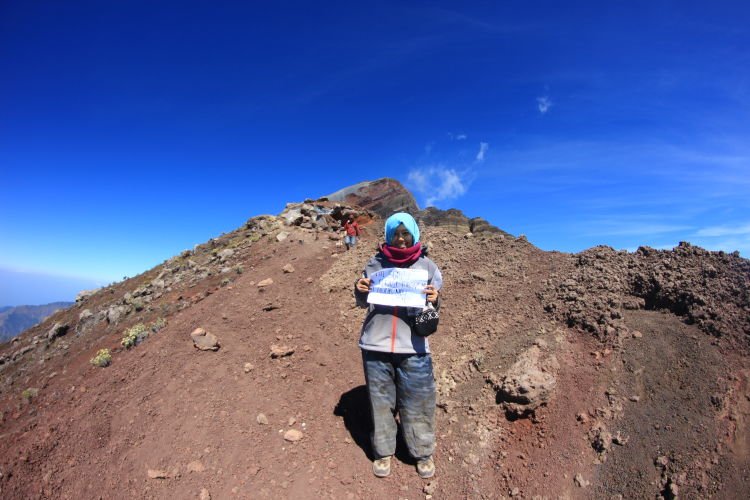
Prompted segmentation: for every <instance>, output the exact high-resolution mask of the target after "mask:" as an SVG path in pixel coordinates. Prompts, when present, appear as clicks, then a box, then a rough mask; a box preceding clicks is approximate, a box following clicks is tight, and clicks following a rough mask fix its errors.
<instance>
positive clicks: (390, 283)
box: [367, 267, 427, 308]
mask: <svg viewBox="0 0 750 500" xmlns="http://www.w3.org/2000/svg"><path fill="white" fill-rule="evenodd" d="M370 279H371V280H372V281H371V283H370V294H369V295H368V296H367V302H369V303H371V304H380V305H384V306H399V307H420V308H421V307H424V305H425V294H424V287H425V286H427V269H402V268H398V267H391V268H388V269H381V270H380V271H376V272H374V273H372V274H371V275H370Z"/></svg>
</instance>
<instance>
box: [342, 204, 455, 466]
mask: <svg viewBox="0 0 750 500" xmlns="http://www.w3.org/2000/svg"><path fill="white" fill-rule="evenodd" d="M378 250H379V251H378V253H377V254H376V255H375V256H374V257H372V258H371V259H370V261H369V262H368V263H367V266H366V267H365V270H364V272H363V274H362V277H361V278H359V279H358V280H357V282H356V283H355V286H354V296H355V298H356V300H357V305H358V306H360V307H367V308H368V313H367V316H366V318H365V320H364V323H363V325H362V331H361V336H360V339H359V347H360V348H361V349H362V361H363V364H364V371H365V380H366V383H367V392H368V394H369V399H370V408H371V410H372V412H371V414H372V423H373V431H372V435H371V441H372V450H373V454H374V461H373V463H372V471H373V473H374V474H375V475H376V476H378V477H386V476H388V475H389V474H390V473H391V457H392V456H393V454H394V453H395V452H396V432H397V426H396V419H395V414H396V412H398V414H399V421H400V423H401V428H402V430H403V435H404V439H405V441H406V446H407V448H408V449H409V453H411V455H412V456H413V457H414V458H415V459H416V461H417V473H418V474H419V476H420V477H422V478H424V479H427V478H430V477H432V476H433V475H434V474H435V462H434V461H433V458H432V454H433V452H434V451H435V399H436V398H435V377H434V375H433V372H432V356H431V355H430V346H429V343H428V342H427V337H422V336H419V335H417V334H416V333H415V332H414V328H413V325H414V321H413V320H414V317H415V316H416V315H417V314H419V313H420V312H421V311H422V309H420V308H414V307H394V306H386V305H379V304H368V302H367V298H368V294H369V293H370V285H371V283H372V281H371V279H370V277H371V276H372V275H373V273H375V272H376V271H379V270H382V269H387V268H406V269H412V270H426V271H427V277H428V279H427V286H426V287H425V288H424V289H423V293H424V294H425V296H426V301H427V302H429V303H430V304H432V305H433V307H434V308H435V309H438V308H439V307H440V303H439V302H440V301H439V294H438V292H439V290H440V287H441V286H442V281H443V278H442V275H441V274H440V270H439V269H438V267H437V265H436V264H435V263H434V262H433V261H432V260H430V259H429V258H428V257H427V256H426V254H427V249H426V248H425V247H423V246H422V244H421V243H420V242H419V227H418V226H417V222H416V221H415V220H414V218H413V217H412V216H411V215H409V214H406V213H403V212H400V213H396V214H394V215H392V216H390V217H389V218H388V220H386V222H385V243H382V244H381V245H380V246H379V249H378Z"/></svg>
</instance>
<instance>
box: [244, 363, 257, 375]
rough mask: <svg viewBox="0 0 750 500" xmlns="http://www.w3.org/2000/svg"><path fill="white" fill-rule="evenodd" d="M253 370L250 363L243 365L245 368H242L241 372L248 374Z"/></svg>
mask: <svg viewBox="0 0 750 500" xmlns="http://www.w3.org/2000/svg"><path fill="white" fill-rule="evenodd" d="M253 368H255V366H253V364H252V363H245V367H244V368H243V370H245V373H250V372H251V371H253Z"/></svg>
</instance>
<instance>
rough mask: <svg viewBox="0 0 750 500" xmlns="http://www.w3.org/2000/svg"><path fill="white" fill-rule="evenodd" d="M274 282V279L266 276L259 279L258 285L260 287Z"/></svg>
mask: <svg viewBox="0 0 750 500" xmlns="http://www.w3.org/2000/svg"><path fill="white" fill-rule="evenodd" d="M272 284H273V280H272V279H271V278H266V279H264V280H262V281H259V282H258V285H257V286H258V288H263V287H264V286H268V285H272Z"/></svg>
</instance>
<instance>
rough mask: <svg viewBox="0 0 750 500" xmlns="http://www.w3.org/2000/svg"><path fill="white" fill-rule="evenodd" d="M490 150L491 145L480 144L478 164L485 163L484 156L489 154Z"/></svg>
mask: <svg viewBox="0 0 750 500" xmlns="http://www.w3.org/2000/svg"><path fill="white" fill-rule="evenodd" d="M488 149H490V145H489V143H486V142H480V143H479V152H478V153H477V157H476V161H477V163H482V162H483V161H484V155H485V154H486V153H487V150H488Z"/></svg>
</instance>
